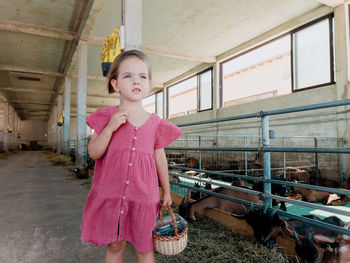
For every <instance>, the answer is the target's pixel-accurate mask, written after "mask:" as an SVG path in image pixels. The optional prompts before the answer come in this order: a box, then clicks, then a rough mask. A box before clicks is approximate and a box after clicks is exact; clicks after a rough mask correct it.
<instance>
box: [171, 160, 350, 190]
mask: <svg viewBox="0 0 350 263" xmlns="http://www.w3.org/2000/svg"><path fill="white" fill-rule="evenodd" d="M168 166H169V167H170V168H177V169H182V170H192V171H196V172H203V173H207V174H213V175H219V176H222V177H228V178H239V179H242V180H248V181H257V182H268V183H273V184H278V185H287V186H293V187H300V188H305V189H311V190H316V191H323V192H328V193H335V194H340V195H350V190H343V189H335V188H330V187H324V186H318V185H309V184H300V183H292V182H288V181H281V180H274V179H265V178H263V177H255V176H245V175H239V174H232V173H231V174H228V173H221V172H215V171H209V170H199V169H195V168H188V167H179V166H175V165H168ZM169 174H172V175H176V176H181V175H180V174H179V173H177V172H169ZM187 177H188V178H191V177H189V176H187ZM187 177H186V178H187Z"/></svg>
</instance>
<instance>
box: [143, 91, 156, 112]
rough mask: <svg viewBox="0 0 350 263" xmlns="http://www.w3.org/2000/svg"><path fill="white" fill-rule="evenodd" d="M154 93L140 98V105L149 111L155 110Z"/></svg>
mask: <svg viewBox="0 0 350 263" xmlns="http://www.w3.org/2000/svg"><path fill="white" fill-rule="evenodd" d="M155 99H156V97H155V94H153V95H151V96H148V97H147V98H145V99H143V100H142V105H143V107H144V108H145V110H146V111H148V112H150V113H155V112H156V102H155Z"/></svg>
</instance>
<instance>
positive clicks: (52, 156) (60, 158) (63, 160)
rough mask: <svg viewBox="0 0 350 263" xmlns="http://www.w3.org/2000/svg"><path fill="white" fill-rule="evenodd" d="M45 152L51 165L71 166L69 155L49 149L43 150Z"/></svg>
mask: <svg viewBox="0 0 350 263" xmlns="http://www.w3.org/2000/svg"><path fill="white" fill-rule="evenodd" d="M45 153H46V154H47V156H48V158H49V160H50V162H51V163H52V164H53V165H58V166H71V165H73V163H72V162H71V157H70V156H66V155H63V154H58V153H54V152H49V151H45Z"/></svg>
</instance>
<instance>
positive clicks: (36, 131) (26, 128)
mask: <svg viewBox="0 0 350 263" xmlns="http://www.w3.org/2000/svg"><path fill="white" fill-rule="evenodd" d="M20 133H21V139H19V140H18V142H21V143H25V144H28V145H29V143H30V141H37V142H38V144H40V145H42V146H43V147H47V146H48V141H47V121H41V120H24V121H21V129H20Z"/></svg>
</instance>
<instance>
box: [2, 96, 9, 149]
mask: <svg viewBox="0 0 350 263" xmlns="http://www.w3.org/2000/svg"><path fill="white" fill-rule="evenodd" d="M8 124H9V103H8V102H7V101H5V102H4V132H3V135H2V141H3V143H4V146H3V147H4V151H5V152H8V150H9V149H8V132H7V125H8Z"/></svg>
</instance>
